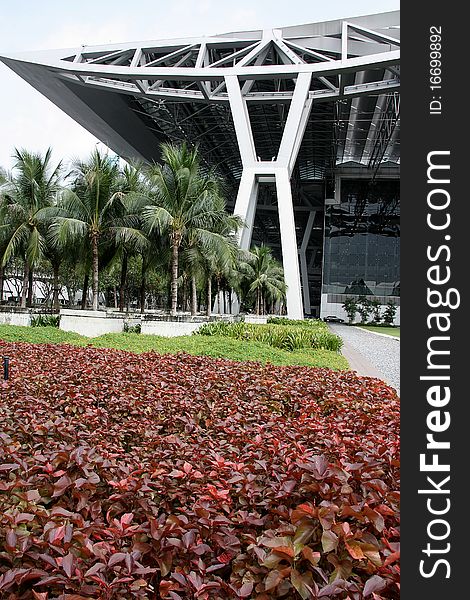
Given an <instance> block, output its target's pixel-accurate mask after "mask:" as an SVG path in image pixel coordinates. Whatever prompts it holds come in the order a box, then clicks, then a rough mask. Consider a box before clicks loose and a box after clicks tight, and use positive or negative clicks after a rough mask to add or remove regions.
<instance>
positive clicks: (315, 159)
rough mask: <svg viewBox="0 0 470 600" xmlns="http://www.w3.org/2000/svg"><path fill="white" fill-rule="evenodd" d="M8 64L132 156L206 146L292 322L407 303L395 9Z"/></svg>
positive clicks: (36, 56) (8, 60) (247, 241)
mask: <svg viewBox="0 0 470 600" xmlns="http://www.w3.org/2000/svg"><path fill="white" fill-rule="evenodd" d="M1 60H2V61H3V62H4V63H5V64H7V65H8V66H9V67H10V68H11V69H12V70H13V71H15V72H16V73H17V74H18V75H20V76H21V77H22V78H23V79H25V80H26V81H27V82H29V83H30V84H31V85H32V86H34V87H35V88H36V89H37V90H39V91H40V92H41V93H42V94H44V95H45V96H46V97H47V98H49V99H50V100H51V101H52V102H54V104H56V105H57V106H59V107H60V108H61V109H62V110H64V111H65V112H66V113H67V114H69V115H70V116H71V117H72V118H73V119H75V120H76V121H77V122H79V123H80V124H81V125H83V126H84V127H85V128H86V129H88V130H89V131H90V132H91V133H92V134H94V135H95V136H96V137H97V138H99V139H100V140H101V141H102V142H103V143H105V144H106V145H107V146H109V147H110V148H111V149H112V150H114V151H115V152H116V153H117V154H119V155H120V156H122V157H123V158H140V159H144V160H147V161H152V160H155V161H158V159H159V150H158V148H159V144H160V142H162V141H175V142H177V141H180V140H187V141H188V142H189V143H191V144H197V145H198V146H199V148H200V150H201V154H202V156H203V158H204V160H205V161H206V162H207V164H208V165H211V166H216V167H217V169H218V171H219V172H220V173H221V175H223V176H224V178H225V180H226V181H227V184H228V189H229V193H228V204H229V207H230V208H231V209H233V210H234V211H235V212H236V213H237V214H239V215H241V216H242V217H243V218H244V220H245V222H246V227H245V228H244V230H243V232H242V234H241V238H240V244H241V246H242V247H243V248H249V247H250V245H253V244H260V243H265V244H267V245H269V246H270V247H271V248H272V249H273V252H274V254H275V256H276V257H277V258H278V259H279V260H282V262H283V265H284V272H285V278H286V283H287V286H288V291H287V311H288V316H289V317H291V318H302V317H303V316H304V315H312V316H320V317H325V316H327V315H339V316H341V315H342V309H341V305H342V303H343V302H344V300H345V299H346V297H347V296H348V295H367V296H369V297H370V298H377V299H379V300H380V301H381V303H382V304H386V303H387V302H389V301H393V302H395V303H396V304H399V301H400V270H399V254H400V185H399V176H400V138H399V131H400V95H399V88H400V13H399V12H398V11H396V12H389V13H383V14H376V15H369V16H361V17H353V18H348V19H345V20H335V21H329V22H323V23H309V24H305V25H298V26H290V27H285V28H279V29H270V30H263V31H262V30H256V31H238V32H234V33H226V34H221V35H214V36H205V37H199V38H184V39H171V40H168V39H167V40H157V41H145V42H139V43H135V42H134V43H129V44H112V45H106V46H82V47H80V48H69V49H65V50H53V51H47V52H35V53H24V54H21V55H15V56H8V57H2V58H1Z"/></svg>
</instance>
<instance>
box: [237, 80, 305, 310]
mask: <svg viewBox="0 0 470 600" xmlns="http://www.w3.org/2000/svg"><path fill="white" fill-rule="evenodd" d="M311 79H312V74H311V73H299V75H298V77H297V80H296V84H295V90H294V93H293V95H292V100H291V103H290V108H289V113H288V116H287V120H286V125H285V128H284V132H283V135H282V139H281V144H280V147H279V152H278V154H277V157H275V158H274V159H273V160H272V161H262V160H258V158H257V156H256V149H255V143H254V139H253V132H252V129H251V124H250V118H249V115H248V108H247V105H246V100H245V99H244V97H243V95H242V91H241V89H240V81H239V79H238V77H237V76H236V75H227V76H226V77H225V84H226V87H227V92H228V97H229V101H230V108H231V111H232V117H233V122H234V125H235V130H236V132H237V140H238V147H239V149H240V155H241V159H242V164H243V174H242V177H241V181H240V187H239V190H238V195H237V201H236V204H235V210H234V212H235V214H237V215H239V216H240V217H242V219H244V221H245V227H244V229H243V231H242V233H241V235H240V246H241V248H242V249H244V250H248V249H249V248H250V243H251V235H252V232H253V222H254V217H255V212H256V202H257V194H258V185H259V179H260V177H269V176H271V177H273V178H274V181H275V184H276V193H277V200H278V211H279V226H280V233H281V247H282V262H283V266H284V277H285V281H286V285H287V314H288V316H289V317H290V318H291V319H303V315H304V310H303V301H302V291H301V290H302V288H301V283H300V270H299V260H298V251H297V236H296V229H295V221H294V207H293V203H292V191H291V184H290V178H291V175H292V169H293V167H294V164H295V161H296V158H297V154H298V152H299V148H300V144H301V141H302V137H303V134H304V131H305V126H306V124H307V121H308V117H309V114H310V109H311V106H312V99H310V98H309V90H310V83H311ZM304 285H308V283H307V282H304Z"/></svg>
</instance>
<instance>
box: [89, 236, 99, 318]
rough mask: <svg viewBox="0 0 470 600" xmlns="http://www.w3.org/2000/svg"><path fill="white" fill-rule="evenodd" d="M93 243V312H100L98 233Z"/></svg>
mask: <svg viewBox="0 0 470 600" xmlns="http://www.w3.org/2000/svg"><path fill="white" fill-rule="evenodd" d="M91 243H92V251H93V268H92V270H93V281H92V290H93V310H98V286H99V280H98V276H99V275H98V273H99V262H98V235H97V234H96V233H94V234H93V237H92V239H91Z"/></svg>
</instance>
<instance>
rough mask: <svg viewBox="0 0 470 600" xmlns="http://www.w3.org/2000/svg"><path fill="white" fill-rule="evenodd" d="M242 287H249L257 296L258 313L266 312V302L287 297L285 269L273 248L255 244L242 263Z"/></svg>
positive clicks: (249, 290)
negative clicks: (274, 253) (272, 250)
mask: <svg viewBox="0 0 470 600" xmlns="http://www.w3.org/2000/svg"><path fill="white" fill-rule="evenodd" d="M239 272H240V287H241V288H242V289H243V287H245V288H248V293H249V294H251V295H254V297H255V307H256V314H257V315H260V314H264V313H265V311H266V303H267V301H270V302H279V301H281V300H284V299H285V296H286V284H285V282H284V271H283V269H282V266H281V265H280V264H279V262H278V261H277V260H276V259H275V258H274V257H273V255H272V252H271V249H270V248H268V247H267V246H265V245H264V244H262V245H261V246H255V247H254V248H253V249H252V250H251V252H250V253H249V254H248V255H247V257H246V259H245V260H244V261H243V262H242V263H241V264H240V267H239Z"/></svg>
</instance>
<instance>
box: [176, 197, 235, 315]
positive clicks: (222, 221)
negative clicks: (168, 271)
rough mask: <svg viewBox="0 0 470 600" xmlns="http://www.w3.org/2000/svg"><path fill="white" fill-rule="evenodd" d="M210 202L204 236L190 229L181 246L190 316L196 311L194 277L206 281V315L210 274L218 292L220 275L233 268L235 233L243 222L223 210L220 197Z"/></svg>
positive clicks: (222, 275)
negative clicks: (187, 273)
mask: <svg viewBox="0 0 470 600" xmlns="http://www.w3.org/2000/svg"><path fill="white" fill-rule="evenodd" d="M211 202H212V206H211V210H212V214H213V215H215V217H216V218H214V219H213V220H212V222H209V223H208V224H207V227H208V235H207V239H201V238H200V237H199V236H198V235H194V232H192V231H190V232H189V233H188V238H187V240H186V244H185V248H184V258H185V262H186V263H187V264H188V265H189V267H190V277H191V314H192V315H195V314H196V307H197V297H196V293H197V286H196V280H197V278H198V277H199V279H200V280H201V281H204V280H206V281H207V316H210V313H211V297H212V277H213V276H214V275H215V276H216V279H217V284H218V291H220V289H219V288H220V281H221V278H222V277H224V276H225V275H226V274H228V273H229V272H230V270H231V269H232V268H233V266H234V262H235V259H236V257H237V255H238V243H237V238H236V233H237V231H238V230H239V229H240V227H241V226H242V225H243V220H242V219H241V218H240V217H238V216H237V215H230V214H228V213H227V211H226V206H225V200H224V198H223V197H222V196H214V197H213V198H212V201H211Z"/></svg>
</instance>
